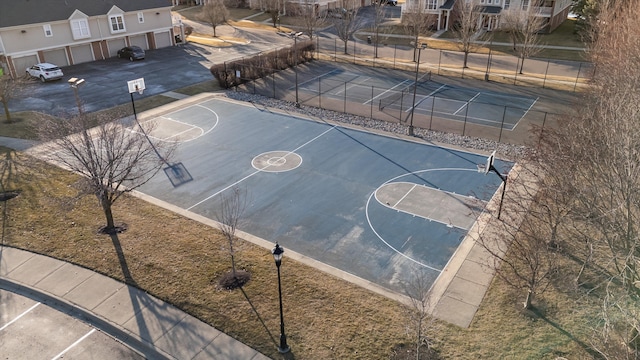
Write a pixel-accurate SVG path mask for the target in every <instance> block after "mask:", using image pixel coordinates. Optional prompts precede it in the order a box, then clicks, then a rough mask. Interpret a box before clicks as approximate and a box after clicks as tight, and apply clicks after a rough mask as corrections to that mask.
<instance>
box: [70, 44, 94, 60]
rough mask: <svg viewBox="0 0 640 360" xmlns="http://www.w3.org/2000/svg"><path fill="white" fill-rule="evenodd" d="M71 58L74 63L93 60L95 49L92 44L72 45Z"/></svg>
mask: <svg viewBox="0 0 640 360" xmlns="http://www.w3.org/2000/svg"><path fill="white" fill-rule="evenodd" d="M71 58H72V59H73V63H74V64H80V63H83V62H89V61H93V51H92V50H91V45H89V44H87V45H79V46H72V47H71Z"/></svg>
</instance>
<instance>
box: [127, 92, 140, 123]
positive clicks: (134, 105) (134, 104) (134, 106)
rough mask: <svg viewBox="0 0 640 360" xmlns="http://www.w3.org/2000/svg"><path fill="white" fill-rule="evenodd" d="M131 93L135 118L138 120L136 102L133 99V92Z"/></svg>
mask: <svg viewBox="0 0 640 360" xmlns="http://www.w3.org/2000/svg"><path fill="white" fill-rule="evenodd" d="M129 95H131V106H132V107H133V118H134V119H135V120H136V122H138V114H136V103H135V101H133V93H129Z"/></svg>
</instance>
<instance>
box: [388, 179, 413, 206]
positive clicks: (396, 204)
mask: <svg viewBox="0 0 640 360" xmlns="http://www.w3.org/2000/svg"><path fill="white" fill-rule="evenodd" d="M416 186H418V184H413V186H412V187H411V189H409V191H407V193H406V194H404V196H403V197H401V198H400V200H398V201H397V202H396V203H395V204H393V208H394V209H395V208H396V206H398V204H400V203H401V202H402V200H404V198H406V197H407V196H409V193H410V192H411V191H413V189H415V188H416Z"/></svg>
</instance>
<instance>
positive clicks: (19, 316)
mask: <svg viewBox="0 0 640 360" xmlns="http://www.w3.org/2000/svg"><path fill="white" fill-rule="evenodd" d="M38 305H40V303H36V304H35V305H33V306H32V307H30V308H29V309H28V310H27V311H25V312H23V313H22V314H20V315H18V316H17V317H16V318H15V319H13V320H11V321H9V322H8V323H6V324H5V325H4V326H3V327H0V331H2V330H4V329H6V328H7V326H9V325H11V324H13V323H14V322H16V321H18V319H20V318H21V317H23V316H25V315H27V314H28V313H29V312H30V311H31V310H33V309H35V308H36V307H37V306H38Z"/></svg>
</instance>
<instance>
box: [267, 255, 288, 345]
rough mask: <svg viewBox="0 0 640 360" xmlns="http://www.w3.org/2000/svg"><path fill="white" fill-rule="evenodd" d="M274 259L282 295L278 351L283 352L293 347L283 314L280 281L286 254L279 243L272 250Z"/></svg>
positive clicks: (279, 292) (279, 289)
mask: <svg viewBox="0 0 640 360" xmlns="http://www.w3.org/2000/svg"><path fill="white" fill-rule="evenodd" d="M271 253H272V254H273V259H274V260H275V261H276V267H277V268H278V295H279V296H280V346H278V352H280V353H281V354H284V353H288V352H289V350H291V348H290V347H289V345H287V336H286V335H285V334H284V316H283V314H282V285H281V283H280V264H281V263H282V254H284V248H283V247H282V246H280V245H278V243H276V247H274V248H273V250H271Z"/></svg>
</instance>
